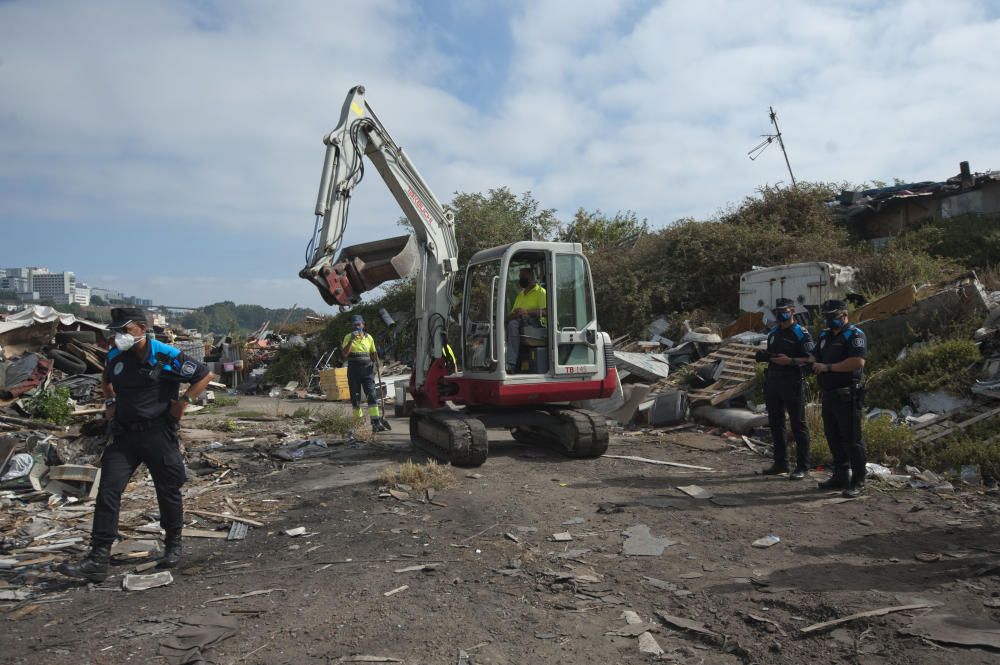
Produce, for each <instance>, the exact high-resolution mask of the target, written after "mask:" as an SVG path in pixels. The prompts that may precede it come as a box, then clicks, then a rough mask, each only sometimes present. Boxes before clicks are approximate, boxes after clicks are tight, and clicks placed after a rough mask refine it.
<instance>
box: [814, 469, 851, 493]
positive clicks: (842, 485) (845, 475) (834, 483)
mask: <svg viewBox="0 0 1000 665" xmlns="http://www.w3.org/2000/svg"><path fill="white" fill-rule="evenodd" d="M850 484H851V472H850V470H849V469H835V470H834V472H833V475H832V476H830V477H829V478H828V479H827V480H824V481H823V482H821V483H818V486H819V488H820V489H821V490H845V489H847V488H848V487H849V486H850Z"/></svg>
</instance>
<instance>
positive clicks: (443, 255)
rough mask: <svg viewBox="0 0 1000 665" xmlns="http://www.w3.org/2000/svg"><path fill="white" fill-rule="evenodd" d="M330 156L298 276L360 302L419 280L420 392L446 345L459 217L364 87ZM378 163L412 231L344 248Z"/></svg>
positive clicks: (348, 107) (350, 103)
mask: <svg viewBox="0 0 1000 665" xmlns="http://www.w3.org/2000/svg"><path fill="white" fill-rule="evenodd" d="M323 143H324V144H325V145H326V159H325V160H324V162H323V172H322V175H321V178H320V184H319V193H318V194H317V197H316V210H315V213H316V224H315V227H314V230H313V237H312V239H311V241H310V243H309V247H308V248H307V249H306V266H305V267H304V268H303V269H302V270H301V271H300V272H299V276H300V277H302V278H304V279H307V280H309V281H310V282H312V283H313V284H315V285H316V287H317V288H318V289H319V292H320V295H321V296H322V297H323V299H324V300H325V301H326V302H327V303H328V304H330V305H334V304H336V305H340V306H341V307H342V308H345V307H349V306H351V305H354V304H357V303H358V302H360V299H361V294H363V293H364V292H366V291H370V290H371V289H373V288H375V287H377V286H378V285H379V284H382V283H383V282H386V281H389V280H392V279H399V278H401V277H411V276H412V277H414V279H415V281H416V310H415V311H416V316H417V339H416V342H417V349H416V354H415V364H414V383H415V385H414V386H412V388H413V389H416V390H420V389H421V388H422V387H423V385H424V383H425V381H426V378H427V373H428V371H429V370H430V366H431V363H432V362H434V360H435V359H436V358H440V357H441V355H442V349H443V346H444V344H445V343H446V332H447V323H448V315H449V312H450V310H451V305H452V286H453V283H454V280H455V275H456V274H457V273H458V243H457V241H456V239H455V228H454V223H455V222H454V217H453V215H452V213H451V212H449V211H446V210H445V209H444V206H442V205H441V203H440V202H439V201H438V199H437V197H435V196H434V193H433V192H432V191H431V189H430V188H429V187H428V186H427V184H426V183H425V182H424V180H423V178H421V176H420V173H419V172H418V171H417V169H416V167H415V166H414V165H413V163H412V162H411V161H410V160H409V158H408V157H407V156H406V153H404V152H403V149H402V148H400V147H399V145H397V144H396V142H395V141H393V139H392V137H391V136H390V135H389V132H388V131H386V129H385V127H384V126H383V125H382V123H381V122H380V121H379V119H378V117H377V116H376V115H375V113H374V112H373V111H372V109H371V107H370V106H369V105H368V103H367V102H366V101H365V89H364V87H363V86H360V85H359V86H355V87H354V88H352V89H351V90H350V92H349V93H348V94H347V99H346V100H345V101H344V107H343V109H342V110H341V113H340V121H339V122H338V124H337V127H336V128H335V129H334V130H333V131H332V132H330V133H329V134H327V135H326V136H325V137H324V138H323ZM366 157H367V159H368V160H369V161H370V162H371V163H372V165H374V166H375V170H376V171H378V173H379V175H380V176H381V177H382V180H383V181H384V182H385V184H386V185H387V186H388V188H389V191H390V192H392V195H393V197H394V198H395V199H396V202H397V203H398V204H399V207H400V208H401V209H402V211H403V214H405V215H406V218H407V219H408V220H409V221H410V224H411V225H412V226H413V235H412V236H411V235H407V236H402V237H398V238H389V239H386V240H380V241H376V242H370V243H364V244H361V245H354V246H351V247H342V246H341V245H342V241H343V236H344V232H345V231H346V229H347V223H348V212H349V210H350V204H351V196H352V194H353V192H354V188H355V187H357V185H358V184H360V183H361V180H362V178H363V177H364V175H365V158H366Z"/></svg>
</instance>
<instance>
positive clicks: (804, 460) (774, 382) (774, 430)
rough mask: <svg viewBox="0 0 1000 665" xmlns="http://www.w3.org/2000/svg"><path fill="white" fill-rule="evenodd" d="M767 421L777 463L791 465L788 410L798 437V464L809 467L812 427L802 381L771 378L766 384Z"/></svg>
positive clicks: (793, 432) (798, 465)
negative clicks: (786, 433) (808, 417)
mask: <svg viewBox="0 0 1000 665" xmlns="http://www.w3.org/2000/svg"><path fill="white" fill-rule="evenodd" d="M764 400H765V404H766V405H767V424H768V425H769V426H770V428H771V439H772V440H773V441H774V463H775V464H777V465H778V466H788V443H787V441H786V437H785V413H786V412H787V413H788V420H789V423H790V424H791V427H792V436H793V437H794V438H795V466H796V468H802V469H808V468H809V430H808V429H807V428H806V399H805V392H804V389H803V386H802V381H800V380H798V379H797V378H795V377H791V378H789V379H787V380H785V381H782V380H781V379H779V378H778V377H773V376H771V377H768V381H767V383H766V384H765V387H764Z"/></svg>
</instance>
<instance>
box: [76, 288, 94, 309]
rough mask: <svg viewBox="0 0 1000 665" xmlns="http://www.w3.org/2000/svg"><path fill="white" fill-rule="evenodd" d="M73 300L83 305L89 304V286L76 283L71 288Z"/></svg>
mask: <svg viewBox="0 0 1000 665" xmlns="http://www.w3.org/2000/svg"><path fill="white" fill-rule="evenodd" d="M73 302H75V303H76V304H78V305H83V306H84V307H87V306H88V305H90V287H89V286H87V285H86V284H77V285H76V288H74V289H73Z"/></svg>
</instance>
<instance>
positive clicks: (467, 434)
mask: <svg viewBox="0 0 1000 665" xmlns="http://www.w3.org/2000/svg"><path fill="white" fill-rule="evenodd" d="M421 418H422V419H424V421H425V422H429V423H432V424H433V425H434V426H435V428H436V429H438V430H440V431H442V432H443V433H447V436H448V441H449V443H450V446H449V448H448V449H447V450H445V449H443V448H442V447H441V446H439V445H438V444H436V443H435V442H433V441H428V440H427V439H424V438H423V437H420V436H419V435H418V433H417V422H418V421H419V419H421ZM410 438H411V439H412V440H413V443H414V444H415V445H417V446H419V447H420V448H421V449H423V450H425V451H426V452H428V453H430V454H431V455H433V456H434V457H436V458H438V459H440V460H441V461H444V462H450V463H451V464H452V465H454V466H464V467H475V466H480V465H482V463H483V462H485V461H486V457H487V455H488V453H489V446H488V442H489V439H488V437H487V434H486V427H485V426H484V425H483V423H482V422H480V421H479V420H477V419H476V418H472V417H470V416H467V415H465V414H464V413H456V412H453V411H436V412H430V413H422V414H414V415H413V416H411V417H410Z"/></svg>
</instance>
